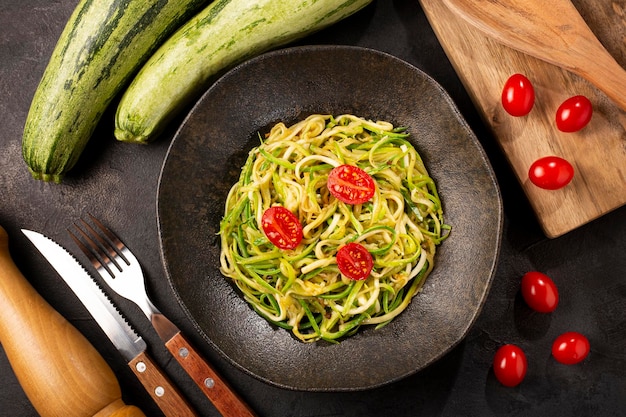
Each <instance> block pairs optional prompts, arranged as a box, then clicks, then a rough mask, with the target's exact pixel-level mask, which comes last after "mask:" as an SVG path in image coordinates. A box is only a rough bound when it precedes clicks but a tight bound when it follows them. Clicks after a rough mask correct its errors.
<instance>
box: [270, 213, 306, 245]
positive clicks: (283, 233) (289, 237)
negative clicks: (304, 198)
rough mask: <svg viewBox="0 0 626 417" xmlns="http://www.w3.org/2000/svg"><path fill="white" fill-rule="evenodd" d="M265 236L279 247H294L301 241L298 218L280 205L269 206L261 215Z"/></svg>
mask: <svg viewBox="0 0 626 417" xmlns="http://www.w3.org/2000/svg"><path fill="white" fill-rule="evenodd" d="M261 226H262V227H263V232H264V233H265V236H267V238H268V239H269V241H270V242H272V243H273V244H274V245H275V246H276V247H278V248H280V249H294V248H295V247H296V246H298V245H299V244H300V242H301V241H302V225H301V224H300V221H298V218H297V217H296V216H295V215H294V214H293V213H292V212H290V211H289V210H287V209H286V208H284V207H282V206H274V207H270V208H268V209H267V210H265V212H264V213H263V216H262V217H261Z"/></svg>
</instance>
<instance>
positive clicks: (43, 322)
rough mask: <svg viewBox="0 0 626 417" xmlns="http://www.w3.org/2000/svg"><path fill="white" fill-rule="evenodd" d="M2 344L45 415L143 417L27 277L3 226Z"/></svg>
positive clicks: (0, 278) (106, 368) (0, 273)
mask: <svg viewBox="0 0 626 417" xmlns="http://www.w3.org/2000/svg"><path fill="white" fill-rule="evenodd" d="M0 343H1V344H2V346H3V348H4V351H5V353H6V355H7V358H8V359H9V362H10V363H11V367H12V368H13V370H14V372H15V375H16V376H17V379H18V381H19V382H20V384H21V386H22V388H23V389H24V392H25V393H26V396H27V397H28V399H29V400H30V401H31V403H32V404H33V407H34V408H35V409H36V410H37V412H38V413H39V414H40V415H41V416H42V417H91V416H98V417H105V416H109V417H110V416H116V417H122V416H124V417H140V416H144V414H143V413H142V412H141V410H139V409H138V408H136V407H133V406H128V405H126V404H124V403H123V402H122V400H121V390H120V386H119V384H118V381H117V379H116V377H115V374H114V373H113V371H112V370H111V368H110V367H109V366H108V364H107V363H106V362H105V361H104V359H103V358H102V356H100V354H99V353H98V351H97V350H96V349H95V348H94V347H93V346H92V345H91V344H90V343H89V341H88V340H87V339H86V338H85V337H84V336H83V335H82V334H81V333H80V332H79V331H78V330H77V329H76V328H75V327H73V326H72V325H71V324H70V323H69V322H68V321H67V320H65V318H63V316H61V315H60V314H59V313H58V312H57V311H56V310H54V309H53V308H52V307H51V306H50V305H49V304H48V303H47V302H46V301H45V300H44V299H43V298H42V297H41V296H40V295H39V294H38V293H37V291H35V289H34V288H33V287H32V286H31V285H30V283H29V282H28V281H27V280H26V279H25V278H24V276H23V275H22V273H21V272H20V271H19V269H18V268H17V266H16V265H15V264H14V262H13V260H12V259H11V256H10V253H9V239H8V236H7V233H6V231H5V230H4V229H3V228H2V227H1V226H0Z"/></svg>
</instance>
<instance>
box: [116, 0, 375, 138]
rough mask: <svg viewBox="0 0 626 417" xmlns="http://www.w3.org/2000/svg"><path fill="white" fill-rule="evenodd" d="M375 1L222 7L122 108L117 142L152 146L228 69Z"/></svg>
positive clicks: (185, 32)
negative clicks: (211, 83) (149, 144)
mask: <svg viewBox="0 0 626 417" xmlns="http://www.w3.org/2000/svg"><path fill="white" fill-rule="evenodd" d="M371 1H372V0H256V1H252V0H214V1H213V3H211V4H210V5H209V6H207V7H206V8H205V9H204V10H203V11H201V12H200V13H199V14H198V15H196V16H194V17H193V18H192V19H191V20H190V21H189V22H187V23H186V24H185V25H184V26H182V27H181V28H180V29H179V30H177V31H176V33H174V35H172V37H171V38H170V39H168V40H167V41H166V42H165V43H164V44H163V45H162V46H161V47H160V48H159V49H158V50H157V51H156V52H155V54H154V55H153V56H152V57H151V58H150V59H149V60H148V62H147V63H146V64H145V65H144V66H143V67H142V69H141V70H140V71H139V73H138V74H137V76H136V77H135V78H134V80H133V81H132V83H131V84H130V86H129V87H128V89H127V90H126V92H125V93H124V95H123V96H122V99H121V101H120V103H119V105H118V108H117V112H116V117H115V137H116V138H117V139H118V140H120V141H123V142H134V143H147V142H150V141H152V140H153V139H154V138H155V137H156V136H157V135H158V134H159V133H161V132H162V131H163V129H164V128H165V126H166V125H167V123H168V122H169V121H171V119H172V118H173V117H175V116H176V115H177V114H178V113H179V112H180V111H181V110H182V109H184V108H186V107H187V106H189V105H190V104H191V102H192V101H194V100H195V99H197V98H198V97H199V95H200V94H201V93H202V92H203V91H204V90H205V89H206V88H207V87H208V84H209V83H210V82H211V78H212V77H213V76H215V75H216V74H217V73H219V72H220V71H222V70H224V69H226V68H227V67H230V66H233V65H235V64H237V63H239V62H241V61H243V60H245V59H247V58H250V57H252V56H254V55H257V54H260V53H261V52H264V51H266V50H269V49H271V48H275V47H278V46H281V45H284V44H286V43H289V42H291V41H294V40H296V39H299V38H301V37H304V36H306V35H308V34H310V33H312V32H314V31H317V30H320V29H322V28H324V27H326V26H329V25H331V24H333V23H336V22H338V21H339V20H341V19H343V18H345V17H347V16H349V15H351V14H353V13H355V12H357V11H358V10H360V9H362V8H363V7H365V6H366V5H368V4H369V3H370V2H371Z"/></svg>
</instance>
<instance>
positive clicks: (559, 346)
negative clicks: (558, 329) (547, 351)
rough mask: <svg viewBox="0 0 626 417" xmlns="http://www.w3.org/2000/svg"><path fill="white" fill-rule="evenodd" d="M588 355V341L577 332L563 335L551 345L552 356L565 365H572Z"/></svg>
mask: <svg viewBox="0 0 626 417" xmlns="http://www.w3.org/2000/svg"><path fill="white" fill-rule="evenodd" d="M588 354H589V340H588V339H587V338H586V337H585V336H583V335H582V334H580V333H578V332H567V333H563V334H562V335H560V336H559V337H557V338H556V339H555V340H554V343H553V344H552V356H554V359H556V360H557V361H559V362H561V363H563V364H565V365H573V364H575V363H578V362H580V361H582V360H583V359H585V358H586V357H587V355H588Z"/></svg>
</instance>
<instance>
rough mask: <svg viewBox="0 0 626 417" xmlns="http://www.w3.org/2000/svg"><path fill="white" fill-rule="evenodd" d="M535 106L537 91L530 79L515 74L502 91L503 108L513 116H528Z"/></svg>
mask: <svg viewBox="0 0 626 417" xmlns="http://www.w3.org/2000/svg"><path fill="white" fill-rule="evenodd" d="M534 104H535V89H534V88H533V85H532V83H531V82H530V80H529V79H528V78H526V77H525V76H524V75H522V74H513V75H511V76H510V77H509V79H508V80H506V83H504V88H503V89H502V107H504V110H506V111H507V113H509V114H510V115H511V116H516V117H520V116H526V115H527V114H528V113H530V111H531V110H532V108H533V105H534Z"/></svg>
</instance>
